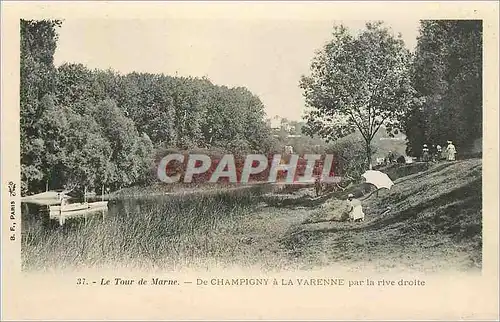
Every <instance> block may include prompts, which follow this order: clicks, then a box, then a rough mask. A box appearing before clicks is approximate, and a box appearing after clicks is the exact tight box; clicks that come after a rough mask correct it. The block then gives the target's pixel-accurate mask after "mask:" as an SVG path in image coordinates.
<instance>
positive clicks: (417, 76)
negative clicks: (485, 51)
mask: <svg viewBox="0 0 500 322" xmlns="http://www.w3.org/2000/svg"><path fill="white" fill-rule="evenodd" d="M412 74H413V77H412V78H413V79H412V82H413V86H414V88H415V89H416V90H417V93H418V96H419V97H420V99H421V101H422V104H421V105H416V106H414V107H413V109H412V111H411V112H410V113H409V114H408V116H407V117H406V119H405V122H404V128H405V132H406V133H407V134H408V148H409V150H412V152H413V154H414V155H419V154H420V152H421V149H422V144H424V143H431V144H434V143H436V144H444V143H445V142H446V141H447V140H453V141H454V142H455V144H456V145H457V146H460V147H463V148H467V146H469V145H471V144H472V143H473V141H474V140H475V139H477V138H480V137H481V135H482V22H481V21H479V20H425V21H421V25H420V35H419V38H418V42H417V48H416V53H415V59H414V64H413V73H412Z"/></svg>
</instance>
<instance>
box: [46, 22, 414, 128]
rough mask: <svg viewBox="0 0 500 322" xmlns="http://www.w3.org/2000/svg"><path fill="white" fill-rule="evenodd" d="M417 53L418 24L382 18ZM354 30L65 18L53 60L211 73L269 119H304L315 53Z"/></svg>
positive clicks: (324, 25)
mask: <svg viewBox="0 0 500 322" xmlns="http://www.w3.org/2000/svg"><path fill="white" fill-rule="evenodd" d="M384 21H385V23H386V25H387V26H389V27H391V28H392V30H393V31H394V32H395V33H398V32H401V33H402V36H403V39H404V41H405V43H406V45H407V47H408V48H410V49H413V48H414V46H415V44H416V37H417V35H418V26H419V21H418V20H417V19H415V20H408V19H394V20H388V19H385V20H384ZM340 22H342V23H343V24H344V25H346V26H347V27H348V28H350V29H351V30H353V31H354V32H355V31H357V30H359V29H361V28H363V27H364V24H365V21H352V20H350V21H338V20H331V21H326V20H321V21H314V20H274V21H273V20H269V19H267V20H234V19H233V20H230V19H217V20H216V19H213V20H209V19H190V20H188V19H171V18H169V19H161V20H160V19H153V20H152V19H148V20H146V19H143V20H139V19H136V20H126V19H121V20H119V19H66V20H65V21H64V22H63V25H62V27H61V28H60V29H59V35H60V38H59V42H58V47H57V50H56V54H55V63H56V65H60V64H61V63H63V62H71V63H82V64H84V65H86V66H87V67H89V68H92V69H93V68H99V69H107V68H112V69H114V70H116V71H118V72H120V73H129V72H132V71H137V72H149V73H164V74H167V75H176V74H177V75H179V76H194V77H202V76H207V77H208V78H209V79H210V80H211V81H212V82H213V83H215V84H219V85H226V86H229V87H234V86H245V87H247V88H248V89H249V90H250V91H252V92H253V93H255V94H257V95H258V96H259V97H260V99H261V100H262V102H263V103H264V105H265V111H266V113H267V115H268V117H273V116H275V115H279V116H281V117H286V118H289V119H292V120H299V119H300V118H301V116H302V115H303V112H304V107H305V106H304V99H303V97H302V90H301V89H300V88H299V87H298V84H299V80H300V76H301V75H303V74H308V73H309V66H310V62H311V59H312V57H313V56H314V52H315V51H316V50H317V49H320V48H321V47H322V46H323V44H324V43H325V42H326V41H328V40H329V39H330V34H331V31H332V26H333V24H335V23H336V24H338V23H340Z"/></svg>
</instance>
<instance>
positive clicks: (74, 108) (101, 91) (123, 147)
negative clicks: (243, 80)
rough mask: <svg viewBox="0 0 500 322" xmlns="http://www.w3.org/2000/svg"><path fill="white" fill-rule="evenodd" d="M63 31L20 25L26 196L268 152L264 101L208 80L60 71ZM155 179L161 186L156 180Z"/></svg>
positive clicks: (117, 183) (52, 25) (67, 67)
mask: <svg viewBox="0 0 500 322" xmlns="http://www.w3.org/2000/svg"><path fill="white" fill-rule="evenodd" d="M60 26H61V22H60V21H54V20H42V21H27V20H22V21H21V164H22V169H21V174H22V183H23V190H24V191H26V190H28V191H30V192H38V191H40V190H44V189H45V188H46V184H48V185H49V187H50V188H52V189H53V188H62V187H63V186H69V187H74V186H79V187H81V186H87V187H88V188H89V189H97V188H99V187H101V186H102V185H106V186H107V187H110V188H111V189H117V188H120V187H126V186H130V185H133V184H138V183H143V182H145V181H148V180H151V179H152V178H151V176H152V175H153V174H152V173H154V171H152V169H153V168H154V166H155V164H154V161H155V157H156V156H157V154H158V153H157V152H158V151H163V149H165V148H175V149H183V150H189V149H193V148H208V149H210V148H213V149H222V150H224V151H228V152H232V151H239V152H247V153H249V152H263V151H267V150H268V148H269V145H270V144H272V142H273V139H272V137H271V132H270V128H269V127H268V126H267V125H266V123H265V121H264V106H263V104H262V102H261V101H260V99H259V98H258V97H257V96H256V95H254V94H253V93H251V92H250V91H249V90H248V89H246V88H244V87H237V88H228V87H226V86H218V85H215V84H213V83H212V82H211V81H210V80H209V79H207V78H202V79H199V78H192V77H171V76H167V75H163V74H150V73H136V72H134V73H130V74H126V75H121V74H119V73H117V72H115V71H113V70H91V69H89V68H87V67H86V66H84V65H82V64H77V63H65V64H62V65H60V66H57V67H56V66H54V59H53V56H54V53H55V50H56V45H57V39H58V36H57V28H59V27H60ZM153 179H155V178H153Z"/></svg>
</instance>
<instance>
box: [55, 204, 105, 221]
mask: <svg viewBox="0 0 500 322" xmlns="http://www.w3.org/2000/svg"><path fill="white" fill-rule="evenodd" d="M107 211H108V202H107V201H98V202H91V203H88V202H83V203H74V204H68V205H63V206H62V207H61V206H49V217H50V218H51V219H56V220H59V224H60V225H63V224H64V222H65V221H66V219H69V218H77V217H85V218H87V216H89V215H92V214H95V213H102V214H104V213H106V212H107Z"/></svg>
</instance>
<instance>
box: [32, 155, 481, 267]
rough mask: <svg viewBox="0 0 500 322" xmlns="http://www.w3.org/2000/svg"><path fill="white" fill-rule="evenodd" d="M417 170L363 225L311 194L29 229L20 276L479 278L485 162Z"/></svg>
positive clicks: (186, 197) (370, 205) (143, 205)
mask: <svg viewBox="0 0 500 322" xmlns="http://www.w3.org/2000/svg"><path fill="white" fill-rule="evenodd" d="M411 167H413V168H411ZM419 167H421V166H418V165H415V166H410V168H408V169H406V170H404V171H403V170H398V171H396V170H394V171H396V172H397V174H395V176H396V177H398V178H397V179H396V178H394V179H395V183H396V184H395V186H394V187H393V188H392V189H391V190H390V191H381V192H380V194H379V196H378V197H377V196H376V195H372V196H371V197H369V198H367V199H363V197H362V198H361V199H362V202H363V207H364V209H365V213H366V220H365V222H364V223H356V224H354V223H344V222H337V221H332V219H337V218H338V217H339V216H340V215H341V214H342V211H343V209H345V208H344V204H343V203H344V201H343V198H344V197H345V194H346V193H348V192H349V191H344V192H342V193H337V194H333V195H331V196H329V198H326V197H323V198H319V199H318V198H315V197H314V189H313V188H311V187H309V188H307V187H302V188H298V189H282V190H279V189H278V188H277V187H276V186H274V187H271V186H256V187H251V188H247V189H240V190H238V189H236V190H231V191H211V192H207V193H192V194H180V195H172V196H163V197H158V198H153V197H151V198H146V199H142V201H141V199H138V200H135V199H130V198H124V199H119V198H117V199H116V201H117V202H118V204H117V205H116V206H113V211H112V212H110V213H109V214H108V217H106V218H105V220H104V221H103V220H102V219H99V218H96V219H94V220H89V221H87V222H84V221H77V222H73V223H70V224H69V225H67V226H66V227H63V228H61V229H58V228H52V229H47V228H44V227H43V226H41V225H40V224H39V222H37V221H28V220H23V238H22V258H23V267H24V268H25V269H46V268H63V267H72V268H74V267H77V268H78V267H85V266H87V267H88V266H92V267H94V266H110V265H111V266H117V267H119V266H140V267H149V268H166V269H176V268H179V267H189V266H190V267H197V268H209V267H212V265H218V266H240V267H241V266H249V267H250V266H251V267H255V266H257V267H259V268H261V269H263V270H283V269H290V268H297V269H307V268H314V267H324V266H329V265H344V266H348V267H351V268H352V269H353V270H355V269H363V267H367V266H371V267H375V268H376V269H377V270H392V269H398V268H400V269H415V270H419V271H422V270H423V271H439V270H443V269H450V268H454V269H460V270H470V269H478V268H480V267H481V265H482V264H481V263H482V258H481V250H482V249H481V248H482V210H481V203H482V193H481V188H482V186H481V183H482V178H481V171H482V165H481V160H480V159H471V160H466V161H459V162H455V163H441V164H437V165H430V166H428V167H425V168H419ZM389 170H390V169H389ZM356 189H358V187H356V186H354V187H352V188H351V189H350V191H353V192H355V191H356ZM365 197H366V196H365ZM111 202H113V201H111ZM388 206H389V207H390V210H389V211H386V212H384V211H385V210H387V207H388Z"/></svg>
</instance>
